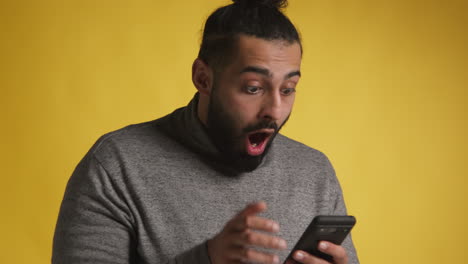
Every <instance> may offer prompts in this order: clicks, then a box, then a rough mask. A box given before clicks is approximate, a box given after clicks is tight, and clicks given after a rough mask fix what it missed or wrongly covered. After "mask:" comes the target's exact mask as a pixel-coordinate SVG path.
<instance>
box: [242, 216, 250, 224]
mask: <svg viewBox="0 0 468 264" xmlns="http://www.w3.org/2000/svg"><path fill="white" fill-rule="evenodd" d="M243 224H244V226H245V227H250V225H251V224H252V217H250V216H246V217H244V219H243Z"/></svg>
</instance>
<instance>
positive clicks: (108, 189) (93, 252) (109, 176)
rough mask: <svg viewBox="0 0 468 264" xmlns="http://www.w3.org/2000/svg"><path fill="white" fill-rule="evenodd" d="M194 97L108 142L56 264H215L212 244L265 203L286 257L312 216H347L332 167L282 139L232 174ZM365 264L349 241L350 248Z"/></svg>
mask: <svg viewBox="0 0 468 264" xmlns="http://www.w3.org/2000/svg"><path fill="white" fill-rule="evenodd" d="M196 105H197V97H195V99H194V100H192V101H191V102H190V104H189V105H188V106H187V107H184V108H180V109H178V110H176V111H175V112H173V113H172V114H170V115H168V116H166V117H163V118H161V119H158V120H155V121H151V122H147V123H143V124H137V125H131V126H128V127H125V128H123V129H120V130H118V131H115V132H112V133H109V134H106V135H104V136H103V137H101V138H100V139H99V140H98V141H97V142H96V144H95V145H94V146H93V147H92V148H91V150H90V151H89V152H88V153H87V154H86V156H85V157H84V158H83V160H82V161H81V162H80V163H79V164H78V166H77V168H76V170H75V171H74V173H73V175H72V176H71V178H70V180H69V182H68V185H67V188H66V192H65V196H64V198H63V202H62V206H61V208H60V214H59V218H58V222H57V226H56V230H55V236H54V245H53V255H52V263H56V264H58V263H66V264H74V263H112V264H116V263H174V264H175V263H179V264H188V263H199V264H209V263H210V260H209V258H208V254H207V250H206V241H207V240H208V239H210V238H211V237H213V236H214V235H216V234H217V233H218V232H219V231H220V230H221V229H222V228H223V226H224V225H225V223H226V222H227V221H228V220H229V219H231V218H232V217H233V216H234V215H235V214H236V213H237V212H238V211H239V210H241V209H243V208H244V207H245V206H246V205H247V204H248V203H251V202H253V201H260V200H262V201H265V202H266V203H267V205H268V211H267V212H265V213H263V214H262V216H263V217H267V218H270V219H273V220H275V221H277V222H279V224H280V226H281V231H280V233H279V236H280V237H282V238H284V239H285V240H286V241H287V242H288V249H287V250H284V251H281V252H277V253H278V254H279V256H280V259H281V260H284V259H285V258H286V257H287V255H288V253H289V251H290V250H291V248H292V247H293V246H294V244H295V243H296V241H297V240H298V239H299V237H300V236H301V234H302V232H303V231H304V230H305V228H306V227H307V225H308V224H309V223H310V221H311V220H312V218H313V217H314V216H315V215H319V214H322V215H344V214H346V208H345V204H344V201H343V196H342V193H341V189H340V186H339V183H338V181H337V178H336V176H335V174H334V171H333V168H332V167H331V165H330V163H329V161H328V159H327V158H326V157H325V156H324V155H323V154H322V153H320V152H319V151H317V150H314V149H312V148H309V147H307V146H305V145H303V144H301V143H298V142H296V141H293V140H291V139H289V138H287V137H285V136H282V135H278V136H277V137H276V139H275V140H274V142H273V144H272V147H271V148H270V151H269V152H268V154H267V155H266V156H265V159H264V161H263V162H262V164H261V165H260V166H259V167H258V168H257V169H255V170H254V171H252V172H248V173H232V171H231V170H229V169H225V168H224V167H223V165H222V163H219V162H218V159H217V158H216V157H218V156H219V153H218V151H217V150H216V148H215V146H214V145H213V144H212V142H211V141H210V139H209V138H208V136H207V134H206V132H205V130H204V127H203V125H202V124H201V123H200V121H199V120H198V117H197V115H196ZM343 245H344V247H345V248H346V249H347V252H348V255H349V259H350V263H353V264H354V263H358V260H357V256H356V252H355V250H354V247H353V244H352V241H351V238H350V237H348V238H347V239H346V240H345V242H344V243H343Z"/></svg>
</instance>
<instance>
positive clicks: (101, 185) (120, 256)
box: [52, 154, 210, 264]
mask: <svg viewBox="0 0 468 264" xmlns="http://www.w3.org/2000/svg"><path fill="white" fill-rule="evenodd" d="M137 246H138V245H137V237H136V232H135V228H134V221H133V217H132V213H131V211H130V209H129V208H128V206H127V204H126V203H125V200H124V199H122V195H121V194H120V193H119V188H117V187H116V184H115V183H114V182H113V181H112V179H111V177H109V175H108V173H107V172H106V170H105V169H104V167H103V166H102V165H101V164H100V163H99V161H98V160H97V159H96V158H95V157H94V156H92V155H90V154H88V155H87V156H86V157H85V158H84V159H83V160H82V161H81V162H80V164H78V166H77V168H76V169H75V171H74V173H73V175H72V176H71V178H70V180H69V182H68V184H67V188H66V191H65V195H64V198H63V201H62V205H61V208H60V212H59V217H58V221H57V225H56V229H55V235H54V241H53V252H52V263H53V264H59V263H67V264H74V263H80V264H81V263H102V264H106V263H109V264H110V263H112V264H119V263H121V264H124V263H125V264H129V263H158V260H146V259H142V258H141V257H140V256H139V255H138V250H137ZM166 263H168V264H175V263H177V264H184V263H199V264H209V263H210V261H209V258H208V254H207V250H206V245H205V243H202V244H200V245H198V246H195V247H193V248H192V249H191V250H189V251H187V252H183V253H180V254H179V255H178V256H177V257H176V258H174V259H172V260H169V261H167V262H166Z"/></svg>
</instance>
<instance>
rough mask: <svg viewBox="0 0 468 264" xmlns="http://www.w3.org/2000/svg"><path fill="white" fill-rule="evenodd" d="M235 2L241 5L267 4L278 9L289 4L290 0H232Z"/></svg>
mask: <svg viewBox="0 0 468 264" xmlns="http://www.w3.org/2000/svg"><path fill="white" fill-rule="evenodd" d="M232 1H233V2H234V4H238V5H241V6H249V7H256V6H267V7H273V8H276V9H280V8H285V7H286V6H287V5H288V0H232Z"/></svg>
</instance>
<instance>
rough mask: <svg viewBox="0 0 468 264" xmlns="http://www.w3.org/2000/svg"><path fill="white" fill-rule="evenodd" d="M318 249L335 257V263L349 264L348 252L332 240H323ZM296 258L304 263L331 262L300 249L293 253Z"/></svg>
mask: <svg viewBox="0 0 468 264" xmlns="http://www.w3.org/2000/svg"><path fill="white" fill-rule="evenodd" d="M318 249H319V250H320V251H322V252H323V253H327V254H328V255H330V256H332V257H333V263H334V264H347V263H348V254H346V250H345V249H344V248H343V247H342V246H338V245H335V244H333V243H330V242H326V241H321V242H320V243H319V246H318ZM293 258H294V260H296V261H297V262H299V263H303V264H330V262H328V261H326V260H324V259H321V258H318V257H315V256H313V255H311V254H309V253H307V252H305V251H302V250H298V251H296V252H294V254H293Z"/></svg>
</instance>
